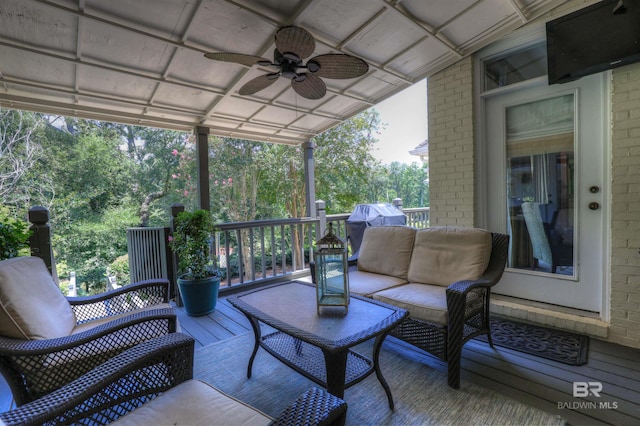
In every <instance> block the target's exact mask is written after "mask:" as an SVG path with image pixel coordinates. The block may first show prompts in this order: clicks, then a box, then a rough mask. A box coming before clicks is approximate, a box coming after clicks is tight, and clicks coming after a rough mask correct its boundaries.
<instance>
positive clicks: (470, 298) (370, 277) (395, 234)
mask: <svg viewBox="0 0 640 426" xmlns="http://www.w3.org/2000/svg"><path fill="white" fill-rule="evenodd" d="M508 242H509V236H508V235H504V234H497V233H491V232H488V231H486V230H483V229H478V228H463V227H431V228H425V229H419V230H418V229H415V228H412V227H407V226H376V227H369V228H367V229H366V230H365V232H364V235H363V239H362V245H361V246H360V251H359V254H358V258H357V262H356V264H355V265H353V266H352V267H351V268H350V270H349V289H350V292H351V293H354V294H359V295H362V296H366V297H371V298H373V299H376V300H379V301H382V302H385V303H389V304H392V305H395V306H400V307H402V308H404V309H406V310H408V311H409V317H408V318H407V319H406V320H405V321H404V322H402V323H401V324H400V325H399V326H398V327H396V328H395V329H394V330H392V332H391V335H392V336H395V337H398V338H400V339H402V340H404V341H406V342H408V343H410V344H412V345H414V346H417V347H418V348H421V349H423V350H425V351H427V352H429V353H431V354H433V355H435V356H436V357H437V358H439V359H441V360H442V361H445V362H446V363H447V368H448V383H449V385H450V386H451V387H453V388H456V389H457V388H459V387H460V358H461V354H462V346H463V345H464V344H465V343H466V342H467V341H468V340H469V339H471V338H473V337H475V336H478V335H480V334H487V335H488V338H489V344H490V345H492V342H491V334H490V332H489V330H490V328H489V327H490V326H489V297H490V292H491V287H492V286H493V285H495V284H496V283H497V282H498V281H499V280H500V278H501V277H502V273H503V272H504V268H505V265H506V260H507V253H508Z"/></svg>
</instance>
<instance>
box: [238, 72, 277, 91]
mask: <svg viewBox="0 0 640 426" xmlns="http://www.w3.org/2000/svg"><path fill="white" fill-rule="evenodd" d="M277 79H278V75H277V74H264V75H261V76H260V77H256V78H254V79H252V80H249V81H247V82H246V83H245V84H244V86H242V87H241V88H240V90H239V91H238V93H240V94H241V95H242V96H244V95H253V94H254V93H256V92H258V91H260V90H262V89H266V88H267V87H269V86H271V85H272V84H273V83H275V81H276V80H277Z"/></svg>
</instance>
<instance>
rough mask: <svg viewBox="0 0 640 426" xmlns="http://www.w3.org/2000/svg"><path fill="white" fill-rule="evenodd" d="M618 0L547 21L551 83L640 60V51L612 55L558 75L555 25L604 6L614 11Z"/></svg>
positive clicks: (605, 1) (586, 14)
mask: <svg viewBox="0 0 640 426" xmlns="http://www.w3.org/2000/svg"><path fill="white" fill-rule="evenodd" d="M617 2H618V0H603V1H601V2H598V3H595V4H592V5H590V6H587V7H585V8H582V9H580V10H577V11H575V12H572V13H569V14H567V15H564V16H561V17H559V18H556V19H554V20H552V21H548V22H547V23H546V41H547V43H546V44H547V78H548V83H549V85H551V84H561V83H568V82H570V81H574V80H577V79H579V78H581V77H585V76H587V75H591V74H596V73H599V72H602V71H607V70H610V69H614V68H618V67H621V66H624V65H630V64H633V63H635V62H640V52H638V53H636V54H631V55H627V56H624V57H620V58H617V57H611V58H609V59H608V60H607V61H602V62H598V63H594V64H592V65H588V66H584V67H582V68H580V69H577V70H576V71H575V72H573V73H571V74H565V75H561V76H558V75H556V72H555V71H556V70H555V60H554V59H555V57H556V55H557V54H558V52H555V51H554V49H555V48H556V47H555V43H557V38H556V37H553V31H554V27H555V26H557V25H558V24H561V23H562V24H563V23H566V21H575V20H579V19H581V18H584V17H585V16H588V15H590V14H592V13H594V11H596V10H599V9H602V8H611V13H613V8H614V6H615V5H616V4H617ZM578 25H579V24H578ZM639 25H640V24H639ZM603 47H604V46H603Z"/></svg>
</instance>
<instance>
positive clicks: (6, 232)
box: [0, 206, 31, 260]
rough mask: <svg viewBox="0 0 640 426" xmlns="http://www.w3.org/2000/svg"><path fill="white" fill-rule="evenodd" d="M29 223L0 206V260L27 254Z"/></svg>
mask: <svg viewBox="0 0 640 426" xmlns="http://www.w3.org/2000/svg"><path fill="white" fill-rule="evenodd" d="M30 235H31V230H29V224H28V223H27V222H25V221H23V220H20V219H17V218H15V217H13V216H12V215H11V211H10V210H9V208H8V207H6V206H0V260H4V259H10V258H12V257H17V256H28V255H29V244H28V241H29V236H30Z"/></svg>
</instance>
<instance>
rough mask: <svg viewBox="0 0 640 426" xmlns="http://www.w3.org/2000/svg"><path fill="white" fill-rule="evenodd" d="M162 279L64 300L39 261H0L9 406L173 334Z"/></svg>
mask: <svg viewBox="0 0 640 426" xmlns="http://www.w3.org/2000/svg"><path fill="white" fill-rule="evenodd" d="M168 298H169V282H168V281H167V280H154V281H144V282H139V283H134V284H130V285H127V286H124V287H121V288H119V289H117V290H113V291H110V292H107V293H103V294H100V295H96V296H89V297H77V298H66V297H64V296H63V295H62V293H61V292H60V289H59V288H58V286H57V285H56V284H55V282H54V281H53V279H52V277H51V275H50V273H49V271H48V270H47V268H46V266H45V264H44V262H43V261H42V259H39V258H36V257H19V258H13V259H8V260H4V261H2V262H0V373H2V374H3V375H4V377H5V379H6V381H7V383H8V384H9V387H10V388H11V391H12V393H13V398H14V400H15V403H16V405H18V406H20V405H22V404H25V403H27V402H29V401H33V400H35V399H37V398H40V397H42V396H43V395H46V394H48V393H50V392H52V391H54V390H55V389H58V388H60V387H61V386H63V385H65V384H67V383H69V382H71V381H73V380H74V379H76V378H77V377H79V376H81V375H82V374H84V373H86V372H87V371H89V370H91V369H93V368H94V367H96V366H97V365H100V364H102V363H104V362H105V361H106V360H108V359H110V358H112V357H113V356H115V355H117V354H118V353H120V352H122V351H124V350H126V349H128V348H130V347H132V346H135V345H137V344H138V343H140V342H144V341H146V340H149V339H151V338H154V337H157V336H162V335H165V334H168V333H174V332H176V331H177V327H178V324H177V319H176V315H175V312H174V311H173V308H171V306H170V305H169V304H168Z"/></svg>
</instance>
